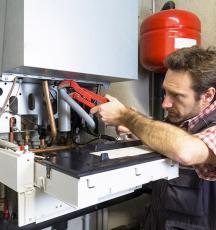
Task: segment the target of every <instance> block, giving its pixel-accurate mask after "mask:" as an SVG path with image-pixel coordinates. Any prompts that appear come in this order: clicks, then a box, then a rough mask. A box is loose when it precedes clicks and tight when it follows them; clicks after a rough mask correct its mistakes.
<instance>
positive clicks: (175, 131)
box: [91, 96, 216, 165]
mask: <svg viewBox="0 0 216 230" xmlns="http://www.w3.org/2000/svg"><path fill="white" fill-rule="evenodd" d="M108 99H109V101H110V102H108V103H105V104H102V105H100V106H97V107H95V108H93V109H92V111H91V112H92V113H95V112H98V114H99V116H100V117H101V119H102V121H104V123H105V124H108V125H115V126H118V125H123V126H125V127H127V128H128V129H129V130H130V131H131V132H132V133H134V135H136V136H137V137H138V138H139V139H140V140H142V141H143V142H144V143H145V144H147V145H148V146H150V147H151V148H152V149H154V150H155V151H157V152H159V153H161V154H163V155H165V156H167V157H169V158H171V159H173V160H175V161H178V162H180V163H181V164H184V165H195V164H201V163H211V164H216V156H215V155H214V153H213V152H212V151H211V150H210V149H209V148H208V147H207V145H206V144H205V143H204V142H203V141H202V140H200V139H199V138H197V137H195V136H193V135H191V134H189V133H187V132H185V131H184V130H182V129H180V128H178V127H175V126H173V125H170V124H167V123H165V122H160V121H155V120H152V119H149V118H147V117H145V116H143V115H142V114H140V113H138V112H135V111H133V110H131V109H130V108H127V107H125V106H124V105H123V104H122V103H120V102H119V101H118V100H117V99H116V98H113V97H111V96H108Z"/></svg>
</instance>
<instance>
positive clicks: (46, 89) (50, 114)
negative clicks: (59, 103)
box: [43, 81, 57, 144]
mask: <svg viewBox="0 0 216 230" xmlns="http://www.w3.org/2000/svg"><path fill="white" fill-rule="evenodd" d="M43 93H44V98H45V102H46V107H47V112H48V117H49V120H50V128H51V138H52V140H51V143H52V144H54V143H55V141H56V137H57V129H56V124H55V118H54V114H53V108H52V104H51V101H50V93H49V86H48V81H43Z"/></svg>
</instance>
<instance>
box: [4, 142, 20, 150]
mask: <svg viewBox="0 0 216 230" xmlns="http://www.w3.org/2000/svg"><path fill="white" fill-rule="evenodd" d="M0 146H2V147H5V148H9V149H11V150H13V151H17V150H18V149H19V146H18V145H16V144H13V143H11V142H9V141H5V140H2V139H0Z"/></svg>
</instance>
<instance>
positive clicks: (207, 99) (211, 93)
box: [203, 87, 216, 103]
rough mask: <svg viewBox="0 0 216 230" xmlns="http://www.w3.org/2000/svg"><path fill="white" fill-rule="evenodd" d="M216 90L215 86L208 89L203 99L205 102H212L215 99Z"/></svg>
mask: <svg viewBox="0 0 216 230" xmlns="http://www.w3.org/2000/svg"><path fill="white" fill-rule="evenodd" d="M215 93H216V90H215V88H214V87H210V88H208V89H207V91H206V92H205V93H204V94H203V101H204V102H205V103H211V102H212V100H213V99H214V96H215Z"/></svg>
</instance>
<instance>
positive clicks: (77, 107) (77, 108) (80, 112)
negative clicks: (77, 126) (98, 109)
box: [59, 89, 95, 129]
mask: <svg viewBox="0 0 216 230" xmlns="http://www.w3.org/2000/svg"><path fill="white" fill-rule="evenodd" d="M59 93H60V95H61V97H62V98H63V99H64V100H65V101H66V102H67V103H68V104H69V105H70V106H71V108H72V109H73V110H74V111H75V112H77V113H78V115H79V116H80V117H82V118H83V119H84V120H85V122H86V123H87V124H88V125H89V126H90V127H91V128H92V129H95V122H94V120H93V119H92V117H91V116H90V115H89V114H88V113H86V111H85V110H84V109H83V108H82V107H81V106H80V105H79V104H78V103H77V102H76V101H75V100H73V99H72V98H71V97H70V96H69V95H68V94H67V93H66V91H65V90H64V89H59Z"/></svg>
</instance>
